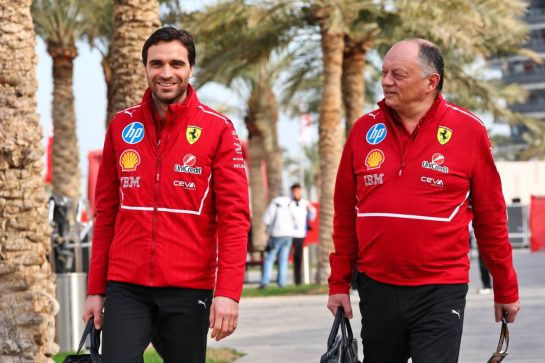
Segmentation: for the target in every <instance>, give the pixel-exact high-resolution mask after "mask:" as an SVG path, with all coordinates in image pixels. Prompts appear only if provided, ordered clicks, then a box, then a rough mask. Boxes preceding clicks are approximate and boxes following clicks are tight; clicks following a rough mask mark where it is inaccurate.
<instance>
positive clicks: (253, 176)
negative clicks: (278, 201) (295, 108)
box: [244, 84, 282, 250]
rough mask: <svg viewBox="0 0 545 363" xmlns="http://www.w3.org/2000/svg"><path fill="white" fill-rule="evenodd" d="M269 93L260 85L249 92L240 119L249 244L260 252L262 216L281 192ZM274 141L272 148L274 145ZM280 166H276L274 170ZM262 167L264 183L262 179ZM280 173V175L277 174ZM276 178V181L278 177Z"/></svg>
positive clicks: (263, 239)
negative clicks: (245, 134)
mask: <svg viewBox="0 0 545 363" xmlns="http://www.w3.org/2000/svg"><path fill="white" fill-rule="evenodd" d="M275 106H277V105H276V99H275V98H274V93H273V92H272V89H270V88H269V87H266V86H264V85H262V84H261V85H258V86H256V87H254V88H253V90H252V94H251V95H250V98H249V99H248V113H247V115H246V117H245V118H244V120H245V122H246V127H247V129H248V149H249V150H248V154H249V164H250V188H251V203H252V243H253V247H254V249H256V250H264V249H265V245H266V243H267V233H266V231H265V225H264V224H263V213H264V212H265V209H266V208H267V204H268V203H269V201H270V200H271V199H272V198H273V197H275V196H278V195H279V190H280V189H281V181H279V180H278V179H280V178H281V169H282V167H281V165H282V162H281V161H280V163H279V162H278V161H276V160H275V159H274V158H275V146H276V149H279V147H278V140H277V137H276V121H277V119H278V109H277V108H275ZM275 140H276V145H275ZM278 164H280V166H278ZM264 165H265V169H266V171H265V178H266V186H267V188H265V187H264V186H265V180H264V178H263V176H264V175H263V174H264V170H263V166H264ZM278 169H280V172H278ZM278 175H280V178H279V177H278Z"/></svg>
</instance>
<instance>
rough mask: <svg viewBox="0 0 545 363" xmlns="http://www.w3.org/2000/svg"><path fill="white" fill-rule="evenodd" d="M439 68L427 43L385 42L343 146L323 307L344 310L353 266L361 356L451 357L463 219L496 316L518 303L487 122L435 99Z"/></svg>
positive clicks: (465, 249) (419, 360) (463, 262)
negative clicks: (377, 91) (372, 105)
mask: <svg viewBox="0 0 545 363" xmlns="http://www.w3.org/2000/svg"><path fill="white" fill-rule="evenodd" d="M443 77H444V64H443V56H442V54H441V51H440V50H439V48H438V47H437V46H436V45H435V44H433V43H431V42H429V41H427V40H424V39H407V40H403V41H400V42H398V43H396V44H394V45H393V46H392V47H391V48H390V50H389V51H388V52H387V53H386V56H385V57H384V61H383V65H382V88H383V91H384V99H383V100H382V101H381V102H380V103H379V108H378V109H377V110H374V111H372V112H370V113H368V114H366V115H364V116H363V117H361V118H360V119H359V120H358V121H357V122H356V123H355V124H354V126H353V128H352V130H351V132H350V135H349V137H348V139H347V141H346V144H345V147H344V151H343V154H342V158H341V162H340V165H339V169H338V174H337V181H336V185H335V195H334V205H335V215H334V221H333V225H334V230H333V242H334V245H335V251H334V252H333V253H332V254H331V256H330V263H331V275H330V277H329V294H330V296H329V301H328V304H327V306H328V308H329V309H330V310H331V311H332V312H333V314H335V313H336V311H337V308H338V307H339V306H342V307H343V308H344V311H345V313H346V315H347V316H348V317H349V318H351V317H352V306H351V304H350V294H349V289H350V280H351V277H352V271H353V268H354V266H355V265H357V267H358V271H359V275H358V291H359V295H360V305H359V308H360V311H361V314H362V330H361V337H362V340H363V351H364V363H406V362H407V361H408V359H409V358H412V361H413V362H414V363H429V362H441V363H454V362H457V361H458V355H459V350H460V342H461V338H462V326H463V318H464V308H465V302H466V294H467V290H468V281H469V274H468V271H469V258H468V253H469V244H468V238H469V233H468V223H469V221H470V220H472V219H473V227H474V228H475V234H476V236H477V243H478V245H479V249H480V251H481V254H482V257H483V259H484V261H485V262H486V264H487V266H488V268H489V269H490V272H491V274H492V277H493V281H494V311H495V318H496V321H497V322H499V321H501V319H502V318H503V317H504V316H505V317H506V319H507V321H508V322H514V321H515V317H516V315H517V312H518V310H519V308H520V304H519V292H518V282H517V275H516V273H515V269H514V267H513V262H512V251H511V244H510V243H509V240H508V231H507V221H506V216H507V213H506V207H505V201H504V197H503V195H502V190H501V183H500V177H499V175H498V172H497V170H496V166H495V164H494V160H493V157H492V152H491V146H490V142H489V139H488V135H487V131H486V127H485V125H484V124H483V123H482V122H481V121H480V120H479V119H478V118H477V117H476V116H474V115H473V114H472V113H470V112H469V111H467V110H465V109H463V108H461V107H460V106H457V105H455V104H452V103H449V102H447V101H445V99H444V98H443V96H442V94H441V90H442V86H443ZM470 206H471V207H472V208H470Z"/></svg>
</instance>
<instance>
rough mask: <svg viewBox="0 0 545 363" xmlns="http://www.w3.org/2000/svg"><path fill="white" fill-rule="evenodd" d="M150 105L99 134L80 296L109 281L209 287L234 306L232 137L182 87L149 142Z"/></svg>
mask: <svg viewBox="0 0 545 363" xmlns="http://www.w3.org/2000/svg"><path fill="white" fill-rule="evenodd" d="M151 103H152V99H151V93H150V91H149V90H148V91H146V93H145V95H144V97H143V99H142V103H140V104H138V105H136V106H133V107H130V108H127V109H126V110H124V111H121V112H119V113H117V114H116V116H115V117H114V119H113V121H112V123H111V125H110V127H109V129H108V131H107V134H106V140H105V142H104V149H103V155H102V161H101V163H100V169H99V173H98V182H97V187H96V197H95V198H96V221H95V230H94V237H93V247H92V257H91V266H90V271H89V282H88V289H87V293H88V294H103V293H104V292H105V289H106V281H107V280H112V281H121V282H128V283H133V284H139V285H145V286H175V287H184V288H194V289H213V288H214V287H215V295H216V296H226V297H229V298H232V299H234V300H236V301H238V300H239V298H240V294H241V291H242V282H243V278H244V267H245V260H246V248H247V241H248V230H249V224H250V223H249V220H250V218H249V203H248V183H247V180H246V171H245V166H244V160H243V157H242V148H241V144H240V141H239V139H238V136H237V133H236V131H235V129H234V127H233V125H232V123H231V121H230V120H228V119H227V118H226V117H225V116H222V115H221V114H219V113H217V112H215V111H213V110H212V109H210V108H208V107H207V106H205V105H203V104H201V103H200V102H199V100H198V99H197V95H196V93H195V91H194V90H193V89H192V88H191V87H190V88H189V89H188V96H187V98H186V100H185V102H184V103H183V104H173V105H170V106H169V109H168V112H167V120H166V122H165V125H164V127H163V129H162V132H161V137H160V140H159V139H156V127H155V122H154V121H153V118H152V104H151ZM216 270H217V276H216Z"/></svg>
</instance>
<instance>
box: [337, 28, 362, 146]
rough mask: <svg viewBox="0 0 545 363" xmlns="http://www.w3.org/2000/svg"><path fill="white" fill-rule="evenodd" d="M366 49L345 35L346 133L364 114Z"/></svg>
mask: <svg viewBox="0 0 545 363" xmlns="http://www.w3.org/2000/svg"><path fill="white" fill-rule="evenodd" d="M364 67H365V50H364V49H363V47H361V46H359V44H357V43H355V44H354V43H353V42H351V41H350V39H347V37H345V45H344V56H343V75H342V99H343V103H344V110H345V116H346V121H345V135H346V136H347V137H348V134H349V133H350V130H351V129H352V125H353V124H354V122H355V121H356V120H357V119H358V118H360V117H361V116H362V114H363V107H364V101H365V77H364Z"/></svg>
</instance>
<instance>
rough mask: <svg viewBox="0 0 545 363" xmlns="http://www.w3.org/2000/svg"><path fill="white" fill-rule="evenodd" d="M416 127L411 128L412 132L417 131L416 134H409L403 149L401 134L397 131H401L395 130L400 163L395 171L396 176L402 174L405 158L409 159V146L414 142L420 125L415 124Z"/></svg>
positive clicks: (405, 163) (405, 162)
mask: <svg viewBox="0 0 545 363" xmlns="http://www.w3.org/2000/svg"><path fill="white" fill-rule="evenodd" d="M394 127H396V126H394ZM417 128H418V129H415V130H413V133H414V132H415V131H416V133H417V134H416V135H414V137H413V134H410V135H409V141H408V142H407V143H406V150H404V149H403V145H402V143H401V135H400V134H399V133H401V131H399V130H396V135H397V142H398V144H399V150H400V151H401V165H400V167H399V171H398V173H397V175H398V176H401V175H403V169H405V166H406V165H407V160H408V159H409V154H410V151H411V148H412V146H413V144H414V143H415V141H416V138H417V137H418V133H420V126H417ZM405 151H406V152H405Z"/></svg>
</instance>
